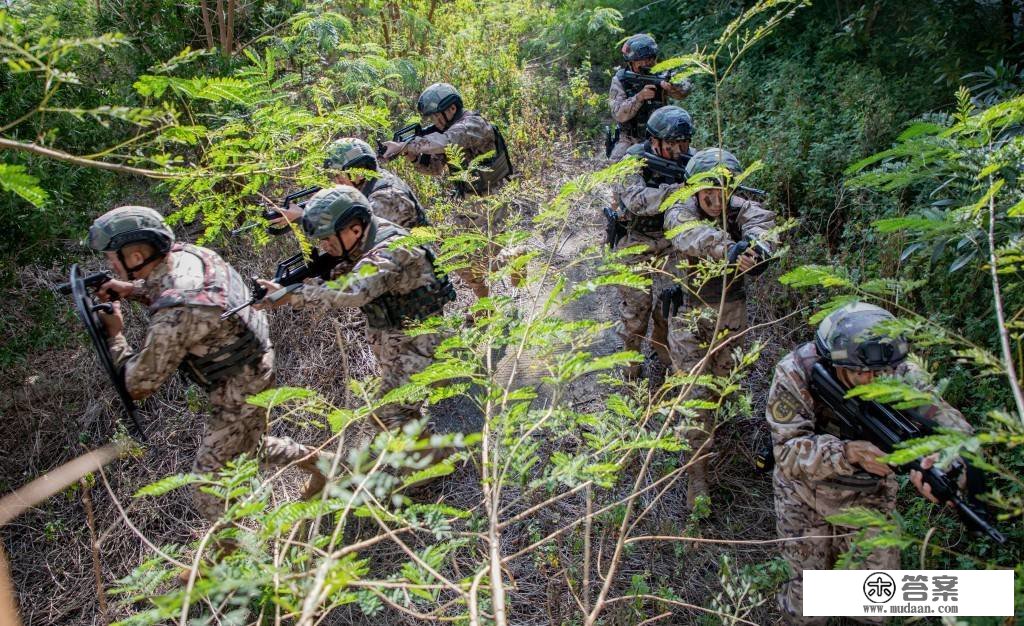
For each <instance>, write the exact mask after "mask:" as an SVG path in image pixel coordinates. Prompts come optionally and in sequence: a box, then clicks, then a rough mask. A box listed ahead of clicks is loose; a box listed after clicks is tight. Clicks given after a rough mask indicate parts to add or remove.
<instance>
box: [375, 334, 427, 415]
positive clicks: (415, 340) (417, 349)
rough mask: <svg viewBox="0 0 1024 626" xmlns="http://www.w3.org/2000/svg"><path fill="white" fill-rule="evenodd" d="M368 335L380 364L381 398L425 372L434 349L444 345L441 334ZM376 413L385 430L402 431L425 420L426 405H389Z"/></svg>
mask: <svg viewBox="0 0 1024 626" xmlns="http://www.w3.org/2000/svg"><path fill="white" fill-rule="evenodd" d="M369 335H371V336H372V339H371V342H370V345H371V347H372V348H373V351H374V354H375V355H376V356H377V358H378V363H379V364H380V372H381V387H380V394H381V395H384V394H386V393H388V392H389V391H391V390H392V389H396V388H398V387H401V386H402V385H404V384H406V383H408V382H409V380H410V379H411V378H412V375H413V374H416V373H418V372H422V371H423V370H424V369H426V368H427V366H428V365H430V363H431V362H432V361H433V360H434V350H436V349H437V346H438V344H440V343H441V336H440V335H439V334H429V335H417V336H416V337H409V336H408V335H405V334H404V333H402V331H401V330H395V331H374V332H371V333H369ZM375 414H376V416H377V419H378V420H379V421H380V423H381V424H382V425H383V426H384V427H385V428H387V429H392V428H400V427H402V426H403V425H405V424H406V423H408V422H409V421H412V420H416V419H419V418H420V417H422V415H423V405H422V403H416V404H401V403H392V404H386V405H384V406H382V407H380V408H379V409H378V410H377V411H376V413H375Z"/></svg>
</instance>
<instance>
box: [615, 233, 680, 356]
mask: <svg viewBox="0 0 1024 626" xmlns="http://www.w3.org/2000/svg"><path fill="white" fill-rule="evenodd" d="M638 244H642V245H645V246H647V250H645V251H644V252H641V253H639V254H635V255H632V256H630V257H628V258H626V259H623V263H627V264H629V265H635V264H638V263H651V262H654V263H657V264H659V265H664V263H665V257H666V255H667V254H668V251H669V249H670V248H671V246H672V244H671V243H670V242H669V240H667V239H665V238H664V237H661V238H654V237H649V236H646V235H643V234H640V233H637V232H636V231H629V233H627V235H626V236H625V237H624V238H623V239H622V240H620V241H619V243H618V245H617V246H616V247H618V248H628V247H629V246H635V245H638ZM650 278H651V279H652V284H651V286H650V287H649V288H648V289H646V290H640V289H632V288H630V287H622V286H617V287H616V289H617V290H618V292H619V320H620V323H619V326H618V328H617V332H618V335H619V337H621V338H622V347H623V349H624V350H636V351H637V352H643V350H642V346H643V342H644V338H645V337H647V330H648V328H650V330H651V349H653V350H654V352H655V354H657V355H658V358H660V359H661V360H662V362H663V363H665V364H666V365H667V364H668V363H669V349H668V337H667V332H668V325H667V322H666V320H665V314H664V312H663V311H662V307H661V300H660V299H659V298H658V296H659V295H660V294H661V291H662V289H665V288H668V287H670V286H671V281H670V279H669V278H668V277H667V276H665V275H664V274H662V273H660V272H654V273H652V274H651V275H650Z"/></svg>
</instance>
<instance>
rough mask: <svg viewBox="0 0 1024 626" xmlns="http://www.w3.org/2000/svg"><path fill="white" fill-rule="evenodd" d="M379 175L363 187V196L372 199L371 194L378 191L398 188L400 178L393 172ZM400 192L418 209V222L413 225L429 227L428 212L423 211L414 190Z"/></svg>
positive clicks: (382, 171)
mask: <svg viewBox="0 0 1024 626" xmlns="http://www.w3.org/2000/svg"><path fill="white" fill-rule="evenodd" d="M378 173H379V174H380V177H378V178H373V179H369V180H367V181H366V185H364V186H363V189H360V191H361V192H362V193H363V195H364V196H366V197H367V198H369V197H370V194H372V193H374V192H376V191H383V190H386V189H393V188H395V187H397V186H398V185H397V179H398V177H397V176H395V175H394V174H392V173H391V172H388V171H387V170H378ZM399 191H400V192H401V193H403V194H404V195H405V196H406V197H408V198H409V199H410V200H412V203H413V206H415V207H416V222H415V223H414V224H413V225H414V226H429V225H430V222H429V221H428V220H427V213H426V211H424V210H423V206H422V205H421V204H420V201H419V199H417V198H416V194H414V193H413V192H412V190H411V189H408V188H406V189H399ZM371 203H372V200H371Z"/></svg>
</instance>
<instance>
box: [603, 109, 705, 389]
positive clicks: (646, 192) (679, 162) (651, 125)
mask: <svg viewBox="0 0 1024 626" xmlns="http://www.w3.org/2000/svg"><path fill="white" fill-rule="evenodd" d="M647 135H648V137H649V139H648V140H647V141H646V142H644V143H642V144H637V145H635V146H632V147H630V149H629V151H628V155H630V156H635V157H637V158H640V159H643V158H644V155H654V156H656V157H660V158H662V159H668V160H670V161H672V162H673V163H674V164H675V165H676V166H677V167H678V171H679V172H680V176H679V178H678V179H676V180H674V181H665V180H664V179H663V178H662V177H660V176H655V174H654V173H653V172H652V171H651V170H650V169H648V168H644V169H642V170H641V171H640V172H639V173H637V174H633V175H630V176H629V177H627V178H626V179H625V180H624V181H623V183H622V186H621V188H620V189H619V190H617V192H616V193H615V197H616V198H617V204H618V205H619V210H617V211H616V214H617V215H618V216H619V218H620V221H621V222H623V224H624V225H625V227H626V235H625V236H624V237H622V239H621V240H620V242H621V243H620V244H618V245H620V246H621V247H624V248H626V247H629V246H634V245H638V244H639V245H643V246H646V247H647V250H645V251H644V252H641V253H639V254H637V255H635V256H632V257H630V258H629V259H628V260H627V262H628V263H630V264H638V263H645V262H649V263H653V264H655V265H657V264H659V263H660V264H664V261H665V258H666V254H667V252H668V250H669V248H670V247H671V246H670V245H669V241H668V240H667V239H665V230H664V228H663V226H664V223H663V222H664V213H663V211H662V208H661V205H662V203H663V202H664V201H665V199H666V198H668V197H669V196H670V195H672V193H673V192H675V191H677V190H679V188H681V187H682V185H683V182H685V169H684V167H685V165H686V162H687V160H688V159H689V158H690V156H691V155H692V153H693V150H692V149H691V148H690V139H691V138H692V137H693V118H692V117H691V116H690V114H689V113H687V112H686V111H684V110H683V109H680V108H679V107H675V106H667V107H662V108H660V109H658V110H657V111H656V112H655V113H654V115H652V116H651V118H650V119H649V120H648V121H647ZM656 278H657V275H656ZM660 282H661V281H660V280H655V281H654V283H653V285H652V286H651V288H650V289H648V290H647V291H641V290H639V289H633V288H630V287H622V286H619V287H617V289H618V291H619V298H620V301H619V317H620V319H621V328H620V331H619V335H620V336H621V337H622V343H623V347H624V349H626V350H636V351H638V352H639V351H640V347H641V344H642V343H643V340H644V337H646V336H647V328H648V326H650V327H651V347H652V348H653V349H654V353H655V354H656V355H657V358H659V359H660V360H661V362H662V363H663V364H664V365H666V366H667V365H668V364H669V353H668V342H667V336H666V333H667V325H666V322H665V316H664V314H663V313H662V309H661V307H659V306H654V305H655V304H656V303H655V297H654V295H655V293H658V292H659V291H660V289H658V288H657V286H658V285H659V284H660ZM639 374H640V365H639V364H634V365H632V366H630V367H629V368H628V369H627V370H626V372H625V375H626V377H627V378H629V379H633V378H636V377H637V376H639Z"/></svg>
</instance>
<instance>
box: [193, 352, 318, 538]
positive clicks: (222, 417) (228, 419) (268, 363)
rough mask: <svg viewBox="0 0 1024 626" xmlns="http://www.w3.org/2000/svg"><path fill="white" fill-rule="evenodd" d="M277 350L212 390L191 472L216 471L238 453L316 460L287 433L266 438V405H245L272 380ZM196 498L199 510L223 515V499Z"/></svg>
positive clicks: (271, 460)
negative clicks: (208, 414)
mask: <svg viewBox="0 0 1024 626" xmlns="http://www.w3.org/2000/svg"><path fill="white" fill-rule="evenodd" d="M273 363H274V353H273V351H270V352H268V353H267V354H265V355H264V357H263V361H262V363H260V364H259V365H257V366H252V365H250V366H248V367H246V368H245V369H244V370H243V371H242V372H241V373H240V374H238V375H237V376H233V377H231V378H230V379H228V380H227V382H225V383H224V384H222V385H219V386H217V387H216V388H214V389H213V390H212V391H211V392H210V405H211V408H212V410H211V411H210V419H209V420H208V421H207V422H206V430H205V432H204V433H203V440H202V443H200V445H199V450H198V451H197V452H196V460H195V463H194V464H193V466H192V467H193V471H195V472H197V473H206V472H216V471H217V470H219V469H221V468H222V467H224V466H225V465H226V464H227V463H228V461H230V460H231V459H234V458H235V457H237V456H239V455H240V454H254V453H256V452H257V448H260V443H261V440H262V448H261V449H260V450H259V454H258V456H259V457H260V459H261V461H262V462H264V463H266V464H268V465H276V466H284V465H288V464H290V463H296V464H299V465H300V466H301V465H306V464H310V465H311V464H312V463H314V462H315V457H314V450H313V449H312V448H310V447H308V446H305V445H302V444H300V443H297V442H295V441H292V440H291V439H288V438H287V437H270V436H264V434H265V432H266V429H267V423H266V419H265V417H264V409H261V408H260V407H257V406H253V405H251V404H248V403H246V401H245V399H246V398H247V397H248V396H251V395H253V394H256V393H259V392H261V391H263V390H264V389H268V388H270V387H271V386H272V385H273V384H274V370H273ZM193 498H194V500H195V503H196V508H197V509H198V511H199V513H200V514H201V515H202V516H203V517H205V518H207V519H209V520H211V521H213V520H216V519H217V518H218V517H220V516H221V514H223V513H224V501H223V500H221V499H220V498H217V497H216V496H213V495H210V494H206V493H202V492H200V491H199V490H198V489H196V490H195V492H194V495H193Z"/></svg>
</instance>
